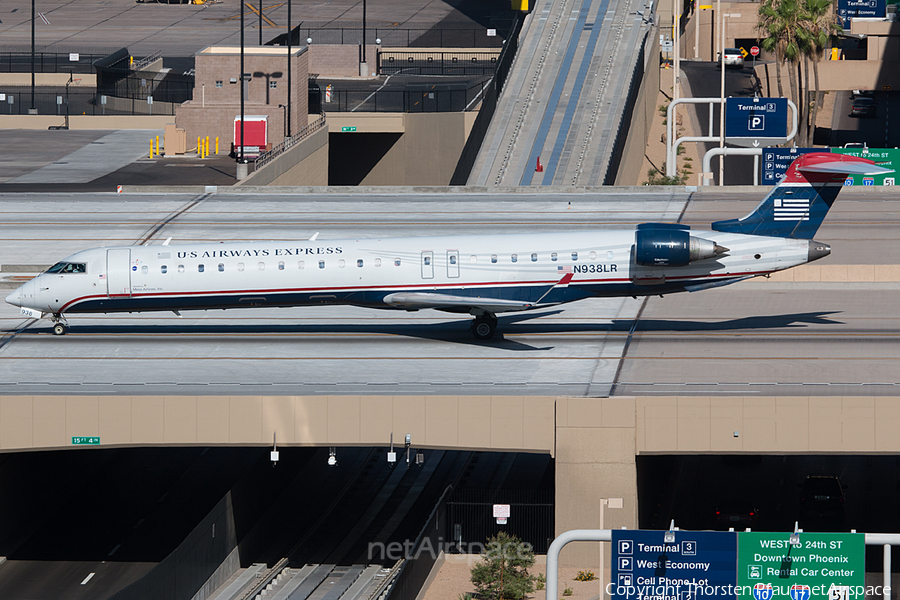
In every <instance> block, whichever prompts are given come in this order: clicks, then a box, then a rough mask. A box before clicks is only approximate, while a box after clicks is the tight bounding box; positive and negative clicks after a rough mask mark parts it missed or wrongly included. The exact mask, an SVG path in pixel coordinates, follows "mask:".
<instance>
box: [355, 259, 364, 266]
mask: <svg viewBox="0 0 900 600" xmlns="http://www.w3.org/2000/svg"><path fill="white" fill-rule="evenodd" d="M356 266H357V267H360V268H362V266H363V261H362V259H361V258H360V259H357V261H356Z"/></svg>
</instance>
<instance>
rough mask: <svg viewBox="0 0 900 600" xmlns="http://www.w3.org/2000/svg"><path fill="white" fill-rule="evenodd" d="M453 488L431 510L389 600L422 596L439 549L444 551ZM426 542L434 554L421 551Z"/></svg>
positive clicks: (448, 489)
mask: <svg viewBox="0 0 900 600" xmlns="http://www.w3.org/2000/svg"><path fill="white" fill-rule="evenodd" d="M452 489H453V486H452V485H448V486H447V488H446V489H445V490H444V493H443V494H441V497H440V499H439V500H438V501H437V504H435V506H434V509H432V511H431V515H429V517H428V520H427V521H426V522H425V525H424V526H423V527H422V531H420V532H419V536H418V537H417V538H416V541H415V543H414V544H413V545H412V549H411V550H410V551H409V553H408V554H407V555H406V557H405V560H404V561H403V565H402V566H401V567H400V571H399V573H397V578H396V580H395V581H394V584H393V585H392V586H391V589H390V591H388V593H387V600H415V598H416V597H417V596H418V594H419V590H421V589H422V586H423V585H424V584H425V580H426V579H428V575H429V573H431V568H432V567H433V566H434V563H435V562H437V558H438V557H437V554H438V553H437V552H436V549H440V548H441V542H442V541H443V532H444V524H445V523H446V518H447V504H446V500H447V496H448V495H449V494H450V492H451V490H452ZM426 541H427V543H428V545H429V549H430V550H431V551H429V552H425V551H421V550H420V549H423V544H425V542H426Z"/></svg>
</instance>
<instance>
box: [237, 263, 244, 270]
mask: <svg viewBox="0 0 900 600" xmlns="http://www.w3.org/2000/svg"><path fill="white" fill-rule="evenodd" d="M243 270H244V263H238V271H243Z"/></svg>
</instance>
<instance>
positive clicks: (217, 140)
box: [216, 136, 219, 156]
mask: <svg viewBox="0 0 900 600" xmlns="http://www.w3.org/2000/svg"><path fill="white" fill-rule="evenodd" d="M218 155H219V136H216V156H218Z"/></svg>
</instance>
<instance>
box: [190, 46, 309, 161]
mask: <svg viewBox="0 0 900 600" xmlns="http://www.w3.org/2000/svg"><path fill="white" fill-rule="evenodd" d="M287 53H288V49H287V47H282V46H255V47H245V48H244V72H245V73H247V74H249V75H250V80H249V82H248V83H247V92H246V96H245V98H244V115H245V116H250V115H253V116H257V115H265V116H267V117H268V128H267V129H268V131H267V140H268V142H269V143H270V144H272V145H273V146H274V145H277V144H279V143H281V141H282V140H283V139H284V137H285V133H286V131H287V124H286V121H285V117H286V116H287V112H288V111H287V104H288V72H287V68H288V66H287V63H288V60H287V57H288V54H287ZM240 65H241V49H240V47H232V46H209V47H207V48H204V49H203V50H201V51H200V52H198V53H197V54H196V57H195V66H194V72H195V86H194V94H193V99H192V100H189V101H188V102H185V103H183V104H182V105H181V106H179V107H177V108H176V110H175V125H176V126H177V127H178V128H179V129H183V130H184V131H185V135H186V137H187V148H188V149H190V148H193V147H194V146H195V145H196V140H197V138H198V137H206V136H209V138H210V139H211V140H212V139H214V138H216V137H218V138H219V145H220V147H221V148H224V149H225V151H227V150H228V149H229V148H230V147H231V144H232V143H233V142H234V131H233V127H234V119H235V117H238V116H240V114H241V89H240V87H239V86H240ZM308 77H309V65H308V52H307V48H306V47H299V48H291V78H290V79H291V87H292V88H293V90H292V93H291V105H290V123H291V134H296V133H297V131H298V130H299V129H301V128H302V127H305V126H306V124H307V113H308V112H309V111H308V92H307V79H308Z"/></svg>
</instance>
